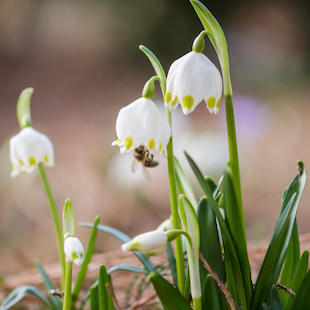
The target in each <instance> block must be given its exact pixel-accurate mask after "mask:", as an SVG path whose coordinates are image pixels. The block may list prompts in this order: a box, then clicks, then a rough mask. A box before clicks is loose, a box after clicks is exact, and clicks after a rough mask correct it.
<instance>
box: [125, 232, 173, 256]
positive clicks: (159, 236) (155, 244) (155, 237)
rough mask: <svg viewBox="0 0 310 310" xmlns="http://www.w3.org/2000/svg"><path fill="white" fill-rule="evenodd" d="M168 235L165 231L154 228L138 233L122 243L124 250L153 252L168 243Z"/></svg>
mask: <svg viewBox="0 0 310 310" xmlns="http://www.w3.org/2000/svg"><path fill="white" fill-rule="evenodd" d="M167 240H168V238H167V235H166V233H165V232H164V231H160V230H152V231H149V232H146V233H143V234H141V235H138V236H136V237H134V238H133V239H131V240H130V241H128V242H126V243H124V244H122V250H123V251H139V252H151V251H155V250H158V249H160V248H162V247H163V246H165V245H166V243H167Z"/></svg>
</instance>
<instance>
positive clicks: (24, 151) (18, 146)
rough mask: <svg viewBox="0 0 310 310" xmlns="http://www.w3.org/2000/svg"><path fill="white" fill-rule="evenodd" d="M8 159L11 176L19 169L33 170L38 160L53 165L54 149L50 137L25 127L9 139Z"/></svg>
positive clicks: (29, 171) (19, 170)
mask: <svg viewBox="0 0 310 310" xmlns="http://www.w3.org/2000/svg"><path fill="white" fill-rule="evenodd" d="M10 159H11V163H12V172H11V175H12V177H15V176H16V175H18V174H19V173H20V172H21V171H26V172H28V173H31V172H33V171H34V170H35V169H36V168H37V166H38V164H39V163H40V162H42V163H44V164H46V165H47V166H53V165H54V149H53V145H52V142H51V141H50V139H49V138H48V137H47V136H46V135H44V134H42V133H40V132H38V131H37V130H35V129H33V128H32V127H26V128H24V129H22V130H21V131H20V132H19V133H18V134H17V135H16V136H14V137H12V138H11V139H10Z"/></svg>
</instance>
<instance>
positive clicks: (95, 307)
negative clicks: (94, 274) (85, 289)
mask: <svg viewBox="0 0 310 310" xmlns="http://www.w3.org/2000/svg"><path fill="white" fill-rule="evenodd" d="M89 299H90V309H91V310H99V294H98V286H95V287H91V288H90V289H89Z"/></svg>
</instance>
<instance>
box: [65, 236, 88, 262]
mask: <svg viewBox="0 0 310 310" xmlns="http://www.w3.org/2000/svg"><path fill="white" fill-rule="evenodd" d="M64 251H65V255H66V260H67V261H68V262H73V263H74V264H76V265H78V266H80V265H82V263H83V260H84V249H83V245H82V243H81V241H80V240H79V239H78V238H76V237H72V236H69V237H67V238H66V239H65V242H64Z"/></svg>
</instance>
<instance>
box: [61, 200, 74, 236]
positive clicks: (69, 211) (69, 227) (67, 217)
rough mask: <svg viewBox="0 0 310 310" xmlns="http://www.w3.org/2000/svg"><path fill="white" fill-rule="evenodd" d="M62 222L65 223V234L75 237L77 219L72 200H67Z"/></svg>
mask: <svg viewBox="0 0 310 310" xmlns="http://www.w3.org/2000/svg"><path fill="white" fill-rule="evenodd" d="M62 222H63V233H64V235H65V236H66V234H69V235H70V236H74V235H75V217H74V211H73V207H72V203H71V201H70V199H66V201H65V205H64V209H63V214H62Z"/></svg>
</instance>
